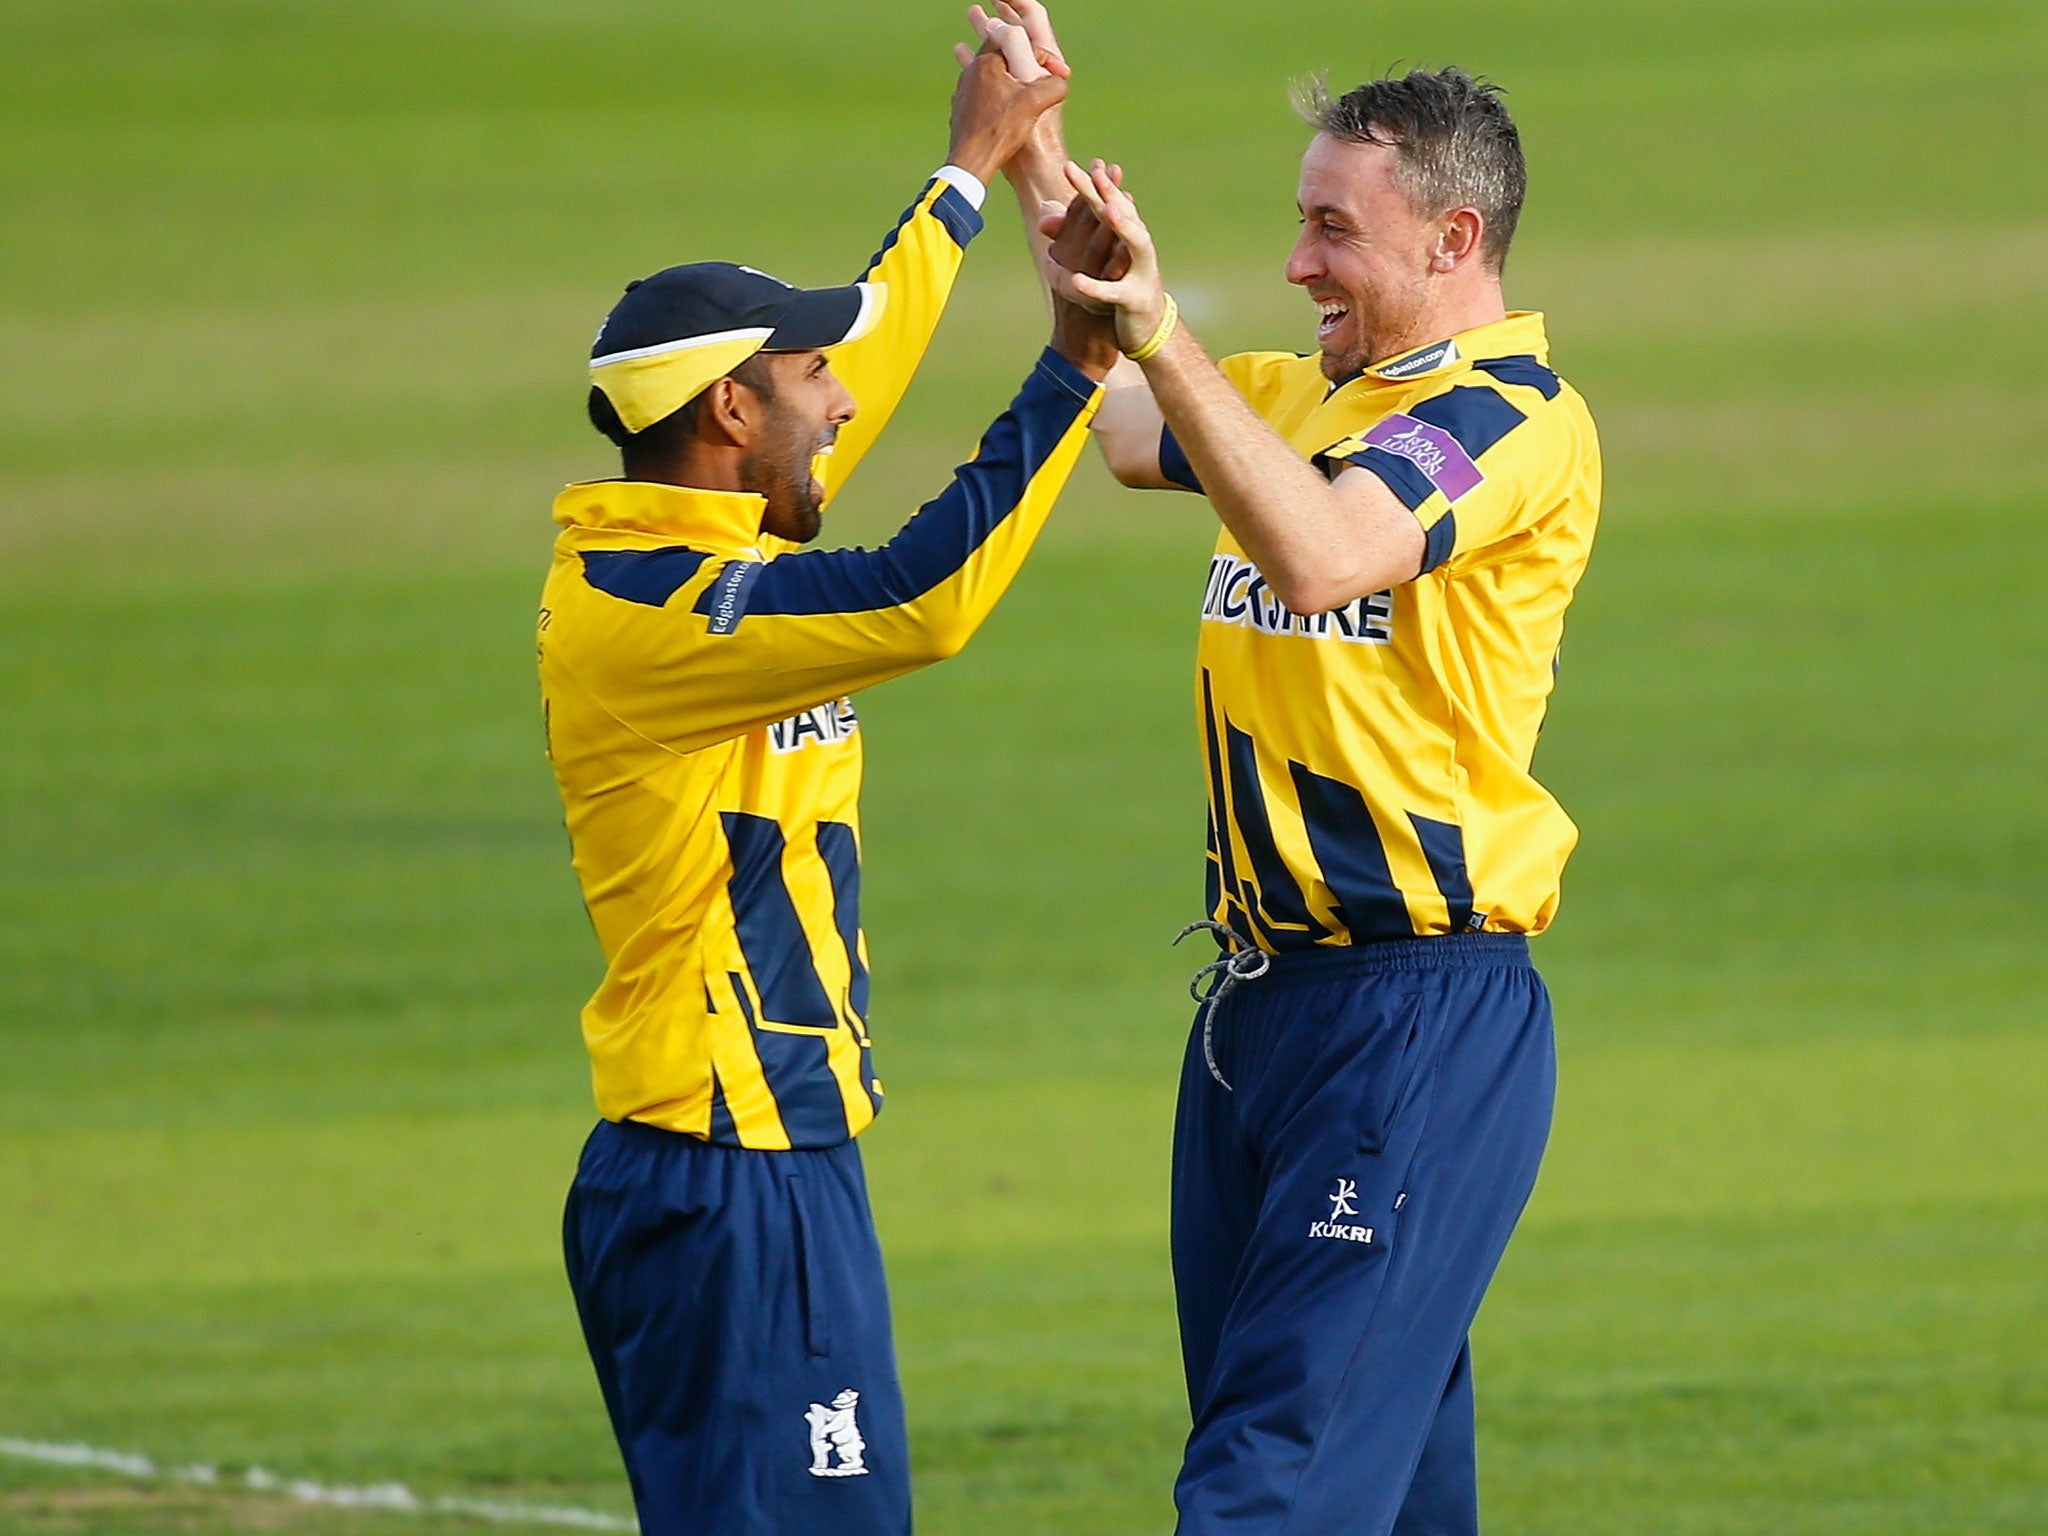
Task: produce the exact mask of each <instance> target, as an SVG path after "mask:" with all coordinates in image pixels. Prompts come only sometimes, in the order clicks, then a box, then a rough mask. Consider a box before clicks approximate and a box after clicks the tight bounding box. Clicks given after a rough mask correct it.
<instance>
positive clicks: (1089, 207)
mask: <svg viewBox="0 0 2048 1536" xmlns="http://www.w3.org/2000/svg"><path fill="white" fill-rule="evenodd" d="M1067 181H1068V183H1069V185H1071V186H1072V187H1073V189H1074V200H1073V202H1072V203H1070V204H1069V205H1068V206H1067V207H1066V208H1065V209H1064V210H1057V209H1051V208H1049V209H1047V211H1046V213H1045V215H1044V218H1043V219H1042V221H1041V222H1040V225H1039V228H1040V230H1041V231H1042V232H1043V233H1044V234H1046V235H1047V236H1048V237H1050V238H1051V240H1052V242H1053V244H1052V260H1053V272H1052V283H1053V289H1054V291H1055V292H1056V293H1057V294H1058V295H1059V296H1060V297H1062V298H1064V299H1066V300H1068V301H1069V302H1070V303H1074V304H1079V305H1081V306H1083V307H1084V308H1088V309H1092V310H1096V311H1098V312H1101V311H1103V310H1113V311H1114V312H1115V315H1116V332H1117V344H1118V345H1119V346H1121V347H1122V348H1123V350H1124V351H1125V352H1134V351H1137V350H1139V349H1140V348H1142V347H1143V346H1144V345H1145V344H1146V343H1147V342H1148V341H1150V340H1152V339H1154V338H1156V337H1158V335H1159V333H1160V330H1161V328H1162V327H1163V326H1164V325H1165V323H1166V318H1167V307H1168V304H1169V303H1170V301H1169V300H1168V298H1167V296H1166V286H1165V284H1164V282H1163V281H1162V280H1161V278H1160V275H1159V252H1158V250H1157V248H1156V247H1155V246H1154V245H1153V243H1152V232H1151V230H1149V229H1147V228H1146V227H1145V221H1144V220H1143V219H1141V218H1140V217H1139V216H1138V205H1137V202H1136V201H1135V200H1134V199H1133V198H1132V197H1131V195H1130V193H1128V192H1126V191H1125V190H1124V188H1123V168H1122V167H1121V166H1111V165H1108V164H1106V163H1105V162H1103V161H1101V160H1097V161H1096V162H1095V163H1094V164H1093V165H1092V166H1091V167H1090V168H1089V169H1087V170H1085V171H1084V170H1082V169H1081V167H1080V166H1078V165H1075V164H1074V163H1073V162H1072V161H1069V162H1068V163H1067Z"/></svg>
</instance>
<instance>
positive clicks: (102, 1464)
mask: <svg viewBox="0 0 2048 1536" xmlns="http://www.w3.org/2000/svg"><path fill="white" fill-rule="evenodd" d="M0 1456H12V1457H14V1458H15V1459H16V1460H18V1461H39V1462H42V1463H43V1464H44V1465H46V1466H53V1467H90V1468H91V1469H92V1470H94V1471H96V1472H114V1473H118V1474H119V1475H120V1476H122V1477H133V1478H140V1479H144V1480H147V1481H150V1482H170V1483H195V1484H201V1485H204V1486H209V1487H233V1486H235V1485H236V1484H239V1485H240V1486H242V1487H244V1488H247V1489H249V1490H251V1491H252V1492H255V1493H269V1494H280V1495H282V1496H284V1497H285V1498H290V1499H297V1500H298V1501H299V1502H300V1503H301V1504H327V1505H332V1506H333V1507H335V1508H337V1509H381V1510H388V1511H390V1512H391V1513H393V1514H401V1515H468V1516H470V1517H471V1518H472V1519H477V1520H495V1521H497V1522H499V1523H500V1524H503V1525H561V1526H569V1527H572V1528H574V1529H576V1530H583V1531H637V1530H638V1529H639V1527H638V1526H637V1525H636V1524H635V1523H634V1522H633V1521H631V1520H628V1519H625V1518H624V1517H622V1516H619V1515H605V1514H600V1513H598V1512H597V1511H596V1510H594V1509H564V1508H561V1507H558V1506H554V1505H548V1504H521V1503H518V1502H517V1501H515V1500H510V1499H466V1498H461V1497H458V1496H456V1495H453V1494H444V1495H441V1496H438V1497H435V1498H421V1497H420V1496H419V1495H418V1494H416V1493H414V1492H413V1491H412V1490H411V1489H410V1488H408V1487H406V1486H405V1484H403V1483H370V1484H368V1485H366V1486H363V1487H353V1486H350V1485H349V1484H346V1483H316V1482H313V1481H312V1480H311V1479H309V1478H302V1477H279V1476H278V1475H277V1474H276V1473H275V1472H268V1471H265V1470H264V1469H263V1468H262V1467H251V1468H249V1470H248V1471H246V1472H244V1473H243V1474H242V1475H241V1476H240V1477H232V1476H223V1475H222V1473H221V1470H220V1469H219V1468H218V1467H211V1466H205V1465H197V1466H182V1467H179V1466H172V1467H167V1466H164V1465H162V1464H161V1463H159V1462H156V1461H153V1460H151V1459H150V1458H149V1457H147V1456H138V1455H136V1454H134V1453H133V1452H130V1451H108V1450H102V1449H100V1448H99V1447H98V1446H92V1445H77V1444H62V1445H60V1444H56V1443H53V1442H51V1441H46V1440H16V1439H13V1438H11V1437H9V1436H5V1435H0Z"/></svg>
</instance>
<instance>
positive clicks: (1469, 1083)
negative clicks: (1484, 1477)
mask: <svg viewBox="0 0 2048 1536" xmlns="http://www.w3.org/2000/svg"><path fill="white" fill-rule="evenodd" d="M1202 1033H1203V1031H1202V1025H1201V1021H1200V1019H1199V1018H1198V1019H1197V1021H1196V1026H1195V1031H1194V1034H1193V1037H1192V1038H1191V1039H1190V1041H1189V1044H1188V1055H1187V1061H1186V1064H1185V1067H1184V1069H1183V1072H1182V1076H1181V1094H1180V1108H1179V1113H1178V1118H1177V1122H1176V1126H1175V1134H1174V1165H1173V1267H1174V1284H1175V1290H1176V1294H1177V1296H1178V1301H1179V1309H1180V1328H1181V1348H1182V1355H1183V1358H1184V1361H1185V1364H1186V1368H1187V1379H1188V1398H1189V1403H1190V1406H1191V1408H1192V1411H1193V1415H1194V1427H1193V1430H1192V1432H1191V1433H1190V1435H1189V1437H1188V1445H1187V1453H1186V1457H1185V1460H1184V1461H1183V1464H1182V1469H1181V1474H1180V1478H1179V1481H1178V1482H1177V1483H1176V1485H1175V1488H1174V1502H1175V1504H1176V1505H1177V1506H1178V1508H1179V1510H1180V1524H1179V1526H1178V1531H1179V1533H1180V1536H1283V1533H1284V1536H1473V1533H1474V1532H1476V1531H1477V1530H1478V1528H1479V1500H1478V1479H1477V1465H1476V1456H1475V1449H1474V1439H1473V1409H1472V1372H1471V1354H1470V1350H1469V1347H1468V1344H1467V1335H1468V1333H1469V1331H1470V1329H1471V1326H1472V1320H1473V1317H1474V1316H1475V1315H1476V1314H1477V1312H1478V1310H1479V1302H1480V1298H1481V1297H1482V1296H1483V1295H1484V1294H1485V1292H1486V1287H1487V1284H1488V1282H1489V1281H1491V1279H1492V1278H1493V1272H1494V1268H1495V1266H1496V1265H1497V1264H1498V1263H1499V1261H1500V1256H1501V1253H1502V1251H1503V1250H1504V1249H1505V1248H1506V1247H1507V1242H1508V1236H1509V1234H1510V1233H1511V1232H1512V1231H1513V1230H1514V1226H1515V1222H1516V1221H1517V1219H1518V1218H1519V1217H1520V1215H1521V1213H1522V1208H1523V1206H1524V1205H1525V1204H1527V1202H1528V1199H1529V1194H1530V1192H1531V1190H1532V1189H1533V1188H1534V1187H1535V1183H1536V1169H1537V1165H1538V1163H1539V1162H1540V1161H1541V1160H1542V1156H1543V1147H1544V1143H1545V1141H1546V1140H1547V1139H1548V1136H1549V1132H1550V1115H1551V1105H1552V1101H1553V1099H1554V1096H1555V1088H1556V1058H1555V1050H1554V1046H1553V1042H1552V1036H1551V1015H1550V998H1549V994H1548V992H1547V991H1546V990H1545V988H1544V985H1543V981H1542V978H1541V977H1540V976H1538V975H1537V974H1536V971H1535V969H1534V968H1533V967H1532V966H1531V965H1530V964H1529V958H1528V946H1527V942H1526V941H1525V940H1523V939H1521V938H1519V937H1517V936H1513V935H1489V934H1471V935H1461V936H1458V937H1447V938H1438V939H1417V940H1412V941H1396V942H1393V943H1387V944H1374V945H1360V946H1356V947H1353V948H1350V949H1342V950H1328V951H1313V952H1310V953H1307V954H1303V955H1283V956H1278V957H1276V958H1275V960H1274V963H1273V967H1272V969H1271V970H1270V971H1269V972H1268V973H1267V974H1266V975H1264V976H1262V977H1259V978H1256V979H1253V980H1248V981H1246V982H1244V983H1242V984H1241V985H1240V986H1238V987H1237V988H1236V989H1235V990H1233V991H1232V992H1231V993H1230V994H1229V995H1228V996H1227V997H1225V998H1224V999H1223V1001H1222V1002H1221V1003H1220V1004H1219V1005H1218V1006H1217V1008H1216V1010H1215V1015H1214V1018H1213V1020H1212V1041H1211V1044H1212V1048H1213V1054H1214V1057H1215V1066H1216V1073H1220V1074H1221V1076H1222V1078H1223V1079H1224V1080H1225V1081H1227V1082H1228V1083H1229V1084H1230V1087H1229V1088H1225V1087H1224V1086H1223V1084H1222V1083H1219V1082H1218V1081H1217V1080H1216V1074H1215V1073H1212V1072H1211V1070H1210V1065H1209V1061H1208V1055H1207V1053H1205V1051H1204V1048H1203V1040H1202Z"/></svg>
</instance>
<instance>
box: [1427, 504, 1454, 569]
mask: <svg viewBox="0 0 2048 1536" xmlns="http://www.w3.org/2000/svg"><path fill="white" fill-rule="evenodd" d="M1457 547H1458V514H1457V513H1455V512H1446V513H1445V514H1444V515H1443V516H1442V517H1440V518H1438V519H1437V520H1436V521H1435V522H1434V523H1432V524H1431V525H1430V528H1429V532H1428V533H1426V534H1424V535H1423V539H1422V574H1423V575H1425V576H1427V575H1428V574H1429V573H1430V572H1431V571H1433V570H1435V569H1436V568H1437V567H1438V566H1440V565H1442V564H1443V563H1444V562H1445V561H1446V560H1448V559H1450V558H1451V553H1452V551H1453V550H1455V549H1456V548H1457Z"/></svg>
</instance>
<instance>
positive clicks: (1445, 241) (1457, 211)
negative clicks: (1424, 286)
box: [1429, 208, 1486, 272]
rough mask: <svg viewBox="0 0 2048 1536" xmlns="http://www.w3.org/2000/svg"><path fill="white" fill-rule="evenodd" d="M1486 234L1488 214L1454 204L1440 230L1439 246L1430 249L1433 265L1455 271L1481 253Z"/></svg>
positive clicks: (1437, 241)
mask: <svg viewBox="0 0 2048 1536" xmlns="http://www.w3.org/2000/svg"><path fill="white" fill-rule="evenodd" d="M1485 234H1486V216H1485V215H1484V214H1482V213H1481V212H1480V211H1479V210H1478V209H1477V208H1453V209H1452V210H1451V211H1450V213H1448V214H1447V215H1445V217H1444V225H1443V228H1442V229H1440V230H1438V231H1437V237H1436V248H1435V249H1434V250H1432V251H1431V252H1430V258H1429V265H1430V269H1431V270H1432V271H1435V272H1453V271H1456V270H1457V269H1458V268H1459V267H1461V266H1463V265H1464V264H1465V263H1466V262H1467V261H1470V260H1471V259H1472V258H1473V257H1474V256H1476V255H1478V254H1479V245H1480V241H1481V240H1482V239H1483V238H1484V237H1485Z"/></svg>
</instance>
